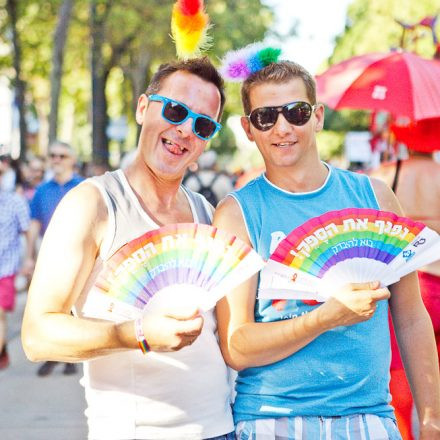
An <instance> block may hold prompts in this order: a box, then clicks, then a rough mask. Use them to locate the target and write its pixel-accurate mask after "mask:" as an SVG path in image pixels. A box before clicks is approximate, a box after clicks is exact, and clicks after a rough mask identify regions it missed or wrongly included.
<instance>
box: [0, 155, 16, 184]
mask: <svg viewBox="0 0 440 440" xmlns="http://www.w3.org/2000/svg"><path fill="white" fill-rule="evenodd" d="M0 164H1V167H2V169H3V172H2V177H1V178H0V189H1V190H3V191H9V192H14V191H15V185H16V181H17V171H16V169H15V168H14V167H13V161H12V158H11V156H10V155H9V154H1V155H0Z"/></svg>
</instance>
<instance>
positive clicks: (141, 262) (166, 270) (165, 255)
mask: <svg viewBox="0 0 440 440" xmlns="http://www.w3.org/2000/svg"><path fill="white" fill-rule="evenodd" d="M263 265H264V262H263V260H262V259H261V257H260V256H259V255H258V254H257V253H256V252H255V251H254V250H253V249H252V248H251V247H250V246H248V245H247V244H246V243H244V242H243V241H241V240H240V239H238V238H237V237H235V236H234V235H232V234H229V233H227V232H225V231H222V230H219V229H217V228H215V227H213V226H209V225H203V224H195V223H178V224H172V225H167V226H164V227H162V228H159V229H155V230H153V231H149V232H147V233H146V234H144V235H142V236H141V237H139V238H137V239H135V240H133V241H131V242H130V243H128V244H126V245H125V246H123V247H122V248H121V249H119V250H118V251H117V252H116V253H115V254H114V255H113V256H112V257H111V258H110V259H109V260H108V261H107V262H106V268H105V270H104V271H103V272H102V273H101V275H100V276H99V277H98V279H97V281H96V283H95V286H96V287H97V289H95V293H94V302H95V304H94V305H95V307H96V305H97V304H96V302H97V301H101V303H102V304H101V305H102V306H104V304H106V306H105V307H106V308H107V309H108V310H109V311H110V312H111V313H114V314H119V315H122V316H124V317H126V318H127V319H130V318H133V317H134V316H136V315H138V314H139V313H140V312H141V311H142V310H143V309H144V308H145V307H149V308H150V307H155V308H157V307H160V308H163V309H165V310H166V309H167V308H170V306H172V307H175V306H176V305H177V306H178V305H184V304H193V305H196V306H197V307H199V308H200V309H201V310H203V311H206V310H208V309H210V308H212V307H214V305H215V303H216V302H217V301H218V300H219V299H220V298H221V297H222V296H224V295H226V294H227V293H229V292H230V291H231V290H232V289H233V288H234V287H236V286H238V285H239V284H241V283H242V282H243V281H245V280H246V279H247V278H249V277H251V276H252V275H253V274H255V273H256V272H258V271H259V270H260V269H261V268H262V267H263Z"/></svg>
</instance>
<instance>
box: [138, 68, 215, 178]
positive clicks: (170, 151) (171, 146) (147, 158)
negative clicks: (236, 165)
mask: <svg viewBox="0 0 440 440" xmlns="http://www.w3.org/2000/svg"><path fill="white" fill-rule="evenodd" d="M157 93H158V94H160V95H162V96H166V97H168V98H172V99H175V100H176V101H179V102H182V103H184V104H186V105H187V106H188V107H189V108H190V109H191V110H193V111H194V112H196V113H200V114H204V115H207V116H210V117H211V118H213V119H215V120H217V117H218V115H219V111H220V93H219V91H218V89H217V87H216V86H215V85H214V84H212V83H207V82H206V81H204V80H203V79H201V78H199V77H198V76H196V75H193V74H190V73H187V72H183V71H178V72H175V73H173V74H172V75H170V76H169V77H168V78H166V79H165V80H164V81H163V84H162V87H161V89H160V90H159V91H158V92H157ZM136 121H137V122H138V124H142V129H141V134H140V139H139V145H140V148H141V150H140V151H141V155H142V158H143V160H144V162H145V164H146V166H147V167H148V168H149V170H150V172H151V173H153V174H154V175H157V177H160V178H165V179H167V180H175V181H180V179H181V177H182V176H183V174H184V173H185V170H186V168H187V167H188V165H189V164H190V163H193V162H196V161H197V159H198V157H199V156H200V154H201V153H202V152H203V150H204V149H205V147H206V144H207V141H204V140H202V139H200V138H198V137H197V136H196V135H195V134H194V133H193V131H192V123H193V120H192V118H189V119H187V120H186V121H185V122H184V123H183V124H180V125H173V124H171V123H169V122H167V121H166V120H165V119H164V118H163V117H162V103H161V102H153V101H152V102H149V101H148V97H147V96H146V95H141V97H140V98H139V102H138V107H137V111H136ZM179 183H180V182H179Z"/></svg>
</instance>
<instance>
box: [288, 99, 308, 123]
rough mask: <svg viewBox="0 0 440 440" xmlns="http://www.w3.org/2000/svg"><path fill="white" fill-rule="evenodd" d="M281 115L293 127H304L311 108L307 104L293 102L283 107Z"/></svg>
mask: <svg viewBox="0 0 440 440" xmlns="http://www.w3.org/2000/svg"><path fill="white" fill-rule="evenodd" d="M283 115H284V117H285V118H286V119H287V121H288V122H290V123H291V124H293V125H304V124H306V123H307V122H308V120H309V119H310V116H312V106H311V105H310V104H309V103H308V102H293V103H292V104H287V105H285V106H284V107H283Z"/></svg>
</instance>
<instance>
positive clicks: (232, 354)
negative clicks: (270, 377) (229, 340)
mask: <svg viewBox="0 0 440 440" xmlns="http://www.w3.org/2000/svg"><path fill="white" fill-rule="evenodd" d="M221 351H222V354H223V359H224V360H225V363H226V365H227V366H228V367H231V368H232V369H233V370H235V371H242V370H244V369H246V368H249V367H251V366H252V365H251V364H250V362H249V357H248V356H247V355H246V353H242V352H240V351H239V350H237V349H236V348H235V347H234V346H233V344H228V346H227V347H225V346H222V347H221Z"/></svg>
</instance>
